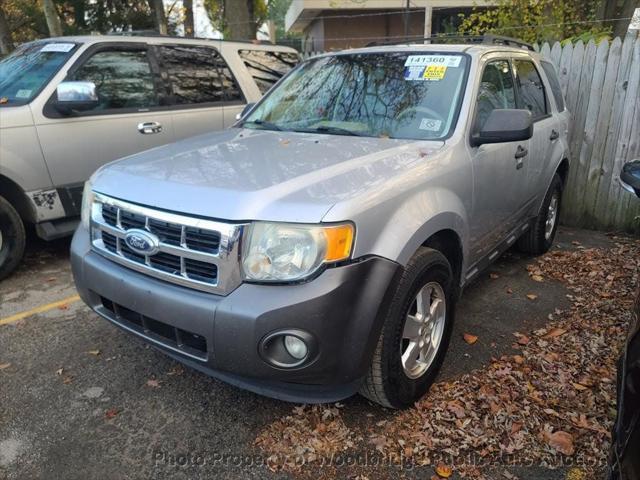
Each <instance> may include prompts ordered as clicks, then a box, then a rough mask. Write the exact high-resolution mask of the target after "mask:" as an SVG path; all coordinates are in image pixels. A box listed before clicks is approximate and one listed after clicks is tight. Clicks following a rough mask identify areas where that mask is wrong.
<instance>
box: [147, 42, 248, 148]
mask: <svg viewBox="0 0 640 480" xmlns="http://www.w3.org/2000/svg"><path fill="white" fill-rule="evenodd" d="M157 51H158V56H159V58H160V61H161V65H162V69H163V70H164V72H165V74H166V78H167V83H168V88H169V91H170V92H171V94H170V96H171V97H170V98H171V100H170V102H171V103H172V105H173V108H172V110H173V124H174V131H175V136H176V139H181V138H186V137H190V136H193V135H199V134H201V133H206V132H211V131H216V130H221V129H223V128H225V127H227V126H229V125H231V124H233V122H234V121H235V113H236V112H235V108H238V109H242V105H243V104H244V103H245V102H244V97H243V94H242V92H241V90H240V87H239V86H238V83H237V82H236V80H235V78H234V76H233V74H232V73H231V70H230V69H229V67H228V65H227V64H226V62H225V61H224V59H223V58H222V56H221V55H220V53H219V52H218V50H217V49H215V48H213V47H205V46H190V45H160V46H158V47H157ZM234 107H235V108H234Z"/></svg>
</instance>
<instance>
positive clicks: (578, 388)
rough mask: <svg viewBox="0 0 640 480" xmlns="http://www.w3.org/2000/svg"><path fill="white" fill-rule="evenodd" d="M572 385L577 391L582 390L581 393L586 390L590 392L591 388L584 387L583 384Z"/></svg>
mask: <svg viewBox="0 0 640 480" xmlns="http://www.w3.org/2000/svg"><path fill="white" fill-rule="evenodd" d="M571 385H573V388H575V389H576V390H580V391H581V392H582V391H584V390H589V387H586V386H584V385H582V384H581V383H575V382H574V383H572V384H571Z"/></svg>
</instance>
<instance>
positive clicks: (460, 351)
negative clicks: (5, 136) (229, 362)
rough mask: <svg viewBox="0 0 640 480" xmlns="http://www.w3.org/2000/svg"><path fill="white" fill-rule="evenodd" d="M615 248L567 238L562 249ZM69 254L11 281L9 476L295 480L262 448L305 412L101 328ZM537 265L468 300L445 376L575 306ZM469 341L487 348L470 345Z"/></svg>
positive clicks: (352, 414)
mask: <svg viewBox="0 0 640 480" xmlns="http://www.w3.org/2000/svg"><path fill="white" fill-rule="evenodd" d="M608 242H609V240H608V238H607V237H606V236H605V235H603V234H598V233H594V232H586V231H578V230H568V229H561V231H560V234H559V239H558V241H557V245H556V247H555V248H575V245H576V244H578V243H579V244H581V245H584V246H587V247H589V246H606V245H608ZM68 248H69V240H59V241H56V242H53V243H44V242H40V241H34V240H32V241H31V242H30V244H29V247H28V252H27V257H26V260H25V262H24V264H23V265H22V266H21V268H20V269H19V271H18V272H17V273H16V274H15V275H13V276H12V277H10V278H8V279H6V280H5V281H3V282H1V283H0V479H20V480H23V479H32V478H33V479H35V478H45V479H70V480H71V479H86V478H92V479H94V478H95V479H124V478H135V479H138V478H224V479H234V478H260V479H262V478H292V475H290V474H286V473H281V472H280V473H274V472H271V471H270V470H269V469H268V468H267V467H266V466H265V459H264V458H263V457H261V456H260V452H259V451H258V450H257V449H256V448H255V447H254V445H253V443H254V440H255V438H256V436H257V435H258V433H259V432H260V430H261V429H262V428H263V427H264V426H265V425H267V424H269V423H270V422H272V421H274V420H276V419H278V418H279V417H281V416H283V415H286V414H288V413H289V412H291V409H292V408H293V406H294V405H292V404H288V403H285V402H281V401H277V400H272V399H269V398H265V397H261V396H259V395H255V394H253V393H249V392H246V391H243V390H240V389H238V388H235V387H232V386H229V385H226V384H224V383H222V382H220V381H217V380H214V379H212V378H209V377H207V376H205V375H203V374H201V373H198V372H195V371H192V370H189V369H188V368H183V367H181V365H180V364H179V363H177V362H175V361H173V360H171V359H169V358H167V357H166V356H165V355H163V354H162V353H160V352H158V351H156V350H155V349H153V348H151V347H149V346H148V345H146V344H145V343H144V342H142V341H141V340H139V339H137V338H134V337H133V336H131V335H129V334H126V333H124V332H122V331H120V330H119V329H117V328H116V327H114V326H112V325H111V324H109V323H107V322H106V321H105V320H103V319H101V318H99V317H98V316H97V315H95V314H94V313H92V312H91V311H90V310H89V309H88V308H87V307H85V306H84V305H83V304H82V303H81V302H80V301H79V300H78V299H77V296H76V293H75V289H74V286H73V280H72V277H71V271H70V266H69V261H68V260H69V254H68ZM531 262H532V259H531V258H530V257H527V256H523V255H520V254H518V253H515V252H507V253H506V254H505V255H504V256H503V257H502V258H501V259H500V260H499V261H498V262H497V263H496V264H495V265H494V266H492V267H491V268H490V269H489V270H487V271H486V272H485V273H484V274H483V275H481V277H480V278H479V279H478V280H476V281H475V282H474V283H473V284H472V285H471V286H470V287H468V288H467V289H466V291H465V292H464V295H463V298H462V301H461V302H460V304H459V306H458V311H457V312H458V313H457V319H456V327H455V332H454V337H453V341H452V346H451V349H450V352H449V354H448V358H447V361H446V363H445V367H444V369H443V371H442V373H441V379H449V378H455V377H456V376H458V375H460V374H462V373H464V372H467V371H470V370H472V369H475V368H478V367H480V366H482V365H485V364H487V363H488V362H489V361H490V359H491V358H492V357H495V356H499V355H501V354H502V353H505V352H510V351H511V345H512V343H513V338H514V337H513V333H514V332H516V331H530V330H533V329H535V328H537V327H538V326H541V325H543V324H544V323H545V322H546V321H547V316H548V315H549V314H550V313H552V312H553V311H554V309H555V308H564V307H566V306H568V300H567V298H566V296H565V295H566V290H565V288H564V287H563V286H562V285H561V284H558V283H554V282H544V283H539V282H533V281H532V280H531V279H530V278H529V275H528V273H527V270H526V266H527V265H528V264H530V263H531ZM492 274H493V275H492ZM530 293H533V294H535V295H537V298H536V299H535V300H533V301H532V300H530V299H528V298H527V294H530ZM465 332H468V333H472V334H473V335H476V336H478V338H479V340H478V342H477V343H476V344H475V345H467V344H466V343H465V342H464V340H463V333H465ZM344 403H345V404H346V408H345V410H344V413H343V415H344V416H345V421H346V422H348V423H352V424H357V423H358V422H362V421H364V419H365V418H366V417H367V416H368V421H370V420H371V417H372V416H373V417H374V418H376V419H378V418H379V419H380V420H383V419H385V418H388V416H389V415H393V412H391V411H389V410H385V409H382V408H379V407H377V406H375V405H373V404H370V403H369V402H368V401H366V400H364V399H363V398H361V397H358V396H356V397H353V398H351V399H348V400H346V401H345V402H344ZM514 473H515V474H523V475H524V476H523V477H522V478H530V479H556V478H564V476H563V475H562V472H559V471H546V470H543V469H540V468H535V469H531V470H528V471H526V472H524V473H522V472H514ZM425 475H426V474H418V473H415V472H414V473H412V472H398V476H399V477H403V476H407V477H414V478H430V475H426V476H425ZM371 478H374V477H373V476H372V477H371Z"/></svg>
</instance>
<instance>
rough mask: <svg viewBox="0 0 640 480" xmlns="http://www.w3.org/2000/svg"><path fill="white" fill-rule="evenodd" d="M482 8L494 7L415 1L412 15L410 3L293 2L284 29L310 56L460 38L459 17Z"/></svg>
mask: <svg viewBox="0 0 640 480" xmlns="http://www.w3.org/2000/svg"><path fill="white" fill-rule="evenodd" d="M483 4H484V5H487V6H490V5H491V1H490V0H489V1H482V0H410V2H409V5H410V7H409V13H408V15H407V14H406V10H405V7H406V5H407V1H406V0H293V2H292V3H291V6H290V7H289V10H288V11H287V15H286V17H285V28H286V30H287V31H294V32H300V33H302V36H303V40H302V50H303V51H305V52H310V51H325V50H339V49H343V48H352V47H361V46H364V45H366V44H367V43H370V42H376V41H385V40H402V39H403V38H405V32H406V31H407V32H408V35H409V36H410V37H413V38H421V37H428V36H430V35H435V34H440V33H455V32H456V31H457V28H458V25H459V24H460V17H459V14H460V13H470V12H471V10H472V9H473V7H474V6H476V5H483ZM405 22H408V25H407V26H406V27H405ZM405 29H406V30H405Z"/></svg>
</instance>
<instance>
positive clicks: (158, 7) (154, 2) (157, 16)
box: [149, 0, 169, 35]
mask: <svg viewBox="0 0 640 480" xmlns="http://www.w3.org/2000/svg"><path fill="white" fill-rule="evenodd" d="M149 6H150V7H151V11H152V12H153V18H154V23H155V26H156V30H157V31H158V33H159V34H160V35H166V34H167V32H168V31H169V30H168V28H167V16H166V15H165V13H164V3H163V2H162V0H149Z"/></svg>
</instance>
